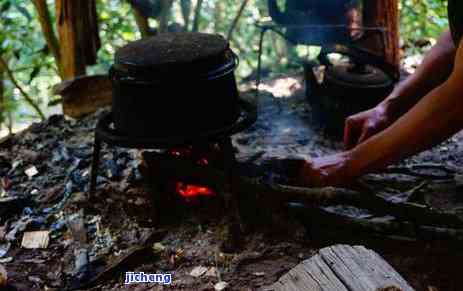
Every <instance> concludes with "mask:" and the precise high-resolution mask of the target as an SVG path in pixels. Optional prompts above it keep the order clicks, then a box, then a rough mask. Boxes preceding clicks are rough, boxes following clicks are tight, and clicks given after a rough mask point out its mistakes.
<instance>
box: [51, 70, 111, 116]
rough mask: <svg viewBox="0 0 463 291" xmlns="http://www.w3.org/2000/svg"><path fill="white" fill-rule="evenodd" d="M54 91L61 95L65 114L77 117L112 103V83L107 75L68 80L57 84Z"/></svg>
mask: <svg viewBox="0 0 463 291" xmlns="http://www.w3.org/2000/svg"><path fill="white" fill-rule="evenodd" d="M53 93H54V94H57V95H61V97H62V102H63V112H64V114H65V115H67V116H70V117H72V118H76V119H79V118H82V117H84V116H85V115H88V114H91V113H93V112H95V111H96V110H98V109H99V108H102V107H105V106H108V105H111V102H112V85H111V81H110V79H109V77H108V76H107V75H94V76H81V77H77V78H74V79H71V80H67V81H64V82H61V83H60V84H58V85H56V86H55V87H54V88H53Z"/></svg>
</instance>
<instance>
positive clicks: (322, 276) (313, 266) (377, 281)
mask: <svg viewBox="0 0 463 291" xmlns="http://www.w3.org/2000/svg"><path fill="white" fill-rule="evenodd" d="M265 290H275V291H294V290H299V291H304V290H307V291H348V290H356V291H384V290H396V291H397V290H398V291H413V290H414V289H413V288H412V287H411V286H410V285H409V284H408V283H407V281H405V279H403V278H402V276H401V275H400V274H399V273H397V271H395V270H394V268H392V267H391V265H389V264H388V263H387V262H386V261H385V260H384V259H383V258H381V256H379V255H378V254H377V253H375V252H374V251H372V250H368V249H366V248H365V247H363V246H354V247H352V246H348V245H336V246H332V247H328V248H324V249H322V250H320V251H319V253H318V254H317V255H315V256H313V257H312V258H310V259H308V260H306V261H304V262H302V263H301V264H299V265H297V266H296V267H295V268H293V269H292V270H291V271H289V272H288V273H287V274H285V275H283V276H282V277H281V278H280V279H279V280H278V281H277V282H276V283H275V284H273V285H272V286H271V287H269V288H265Z"/></svg>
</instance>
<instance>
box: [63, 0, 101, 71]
mask: <svg viewBox="0 0 463 291" xmlns="http://www.w3.org/2000/svg"><path fill="white" fill-rule="evenodd" d="M56 20H57V26H58V34H59V41H60V55H61V64H62V66H63V79H65V80H66V79H71V78H74V77H76V76H79V75H84V74H85V68H86V66H87V65H92V64H95V63H96V58H97V51H98V49H99V48H100V38H99V35H98V23H97V14H96V5H95V0H79V1H73V0H56Z"/></svg>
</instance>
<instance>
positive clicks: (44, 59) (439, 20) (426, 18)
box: [0, 0, 448, 120]
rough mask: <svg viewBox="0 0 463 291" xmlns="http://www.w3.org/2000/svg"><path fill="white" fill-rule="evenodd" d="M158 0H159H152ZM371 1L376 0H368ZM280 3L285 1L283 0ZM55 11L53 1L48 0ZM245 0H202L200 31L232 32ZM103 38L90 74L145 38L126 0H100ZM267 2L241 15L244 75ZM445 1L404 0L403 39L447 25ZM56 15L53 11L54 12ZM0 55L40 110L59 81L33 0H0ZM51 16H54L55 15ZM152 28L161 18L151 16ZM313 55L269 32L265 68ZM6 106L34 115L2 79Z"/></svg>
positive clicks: (238, 44) (180, 4) (189, 0)
mask: <svg viewBox="0 0 463 291" xmlns="http://www.w3.org/2000/svg"><path fill="white" fill-rule="evenodd" d="M152 1H153V2H156V1H158V3H159V1H160V0H152ZM366 1H373V0H366ZM378 1H383V0H378ZM279 2H284V1H282V0H279ZM47 3H48V4H49V7H50V11H51V12H52V14H54V1H53V0H48V2H47ZM197 3H198V0H173V6H172V8H171V11H170V12H169V13H168V14H165V15H167V17H168V24H170V25H172V24H174V23H175V24H176V25H177V27H183V29H186V30H191V29H192V26H193V23H194V17H195V8H196V5H197ZM241 3H242V1H236V0H204V1H203V5H202V9H201V11H200V14H199V15H200V17H199V19H198V24H199V31H203V32H210V33H219V34H222V35H224V36H226V35H227V34H228V30H229V28H230V25H231V24H232V22H233V20H234V18H235V16H236V14H237V12H238V10H239V7H240V5H241ZM97 5H98V6H97V8H98V14H99V24H100V37H101V41H102V48H101V49H100V51H99V53H98V64H97V65H95V66H92V67H90V68H89V69H88V73H89V74H95V73H104V72H107V70H108V68H109V67H110V65H111V63H112V59H113V55H114V52H115V51H116V50H117V48H119V47H121V46H123V45H124V44H126V43H127V42H129V41H133V40H136V39H138V38H140V37H141V35H140V33H139V31H138V28H137V26H136V23H135V19H134V16H133V13H132V8H131V5H130V4H129V1H128V0H98V1H97ZM266 5H267V1H264V0H251V1H250V2H249V4H248V6H247V7H246V9H245V10H244V12H243V15H242V16H241V18H240V22H239V23H238V25H237V27H236V30H235V32H234V34H233V40H232V42H231V46H232V48H233V49H234V50H235V51H236V52H237V53H238V54H239V56H240V59H241V64H240V67H239V69H238V71H237V76H238V79H239V80H241V79H243V78H245V77H247V76H248V75H251V74H252V73H253V72H255V69H256V67H257V49H258V41H259V29H258V28H257V27H256V26H255V23H256V22H257V21H259V20H262V19H264V18H265V17H267V16H268V12H267V9H266V8H267V7H266ZM446 16H447V15H446V5H445V3H444V2H443V1H441V0H401V35H402V39H403V42H404V43H407V44H409V43H412V44H413V43H415V42H416V41H418V40H422V39H425V40H432V39H435V38H436V37H438V35H439V34H440V33H441V31H442V30H443V29H445V28H446V27H447V24H448V23H447V17H446ZM52 17H54V15H52ZM0 19H1V20H0V55H1V56H2V57H3V58H5V59H6V60H7V61H8V65H9V67H10V69H11V70H12V71H13V73H14V75H15V77H16V78H17V80H18V82H19V83H20V84H21V85H22V86H23V87H24V89H25V90H26V91H27V92H28V93H29V94H30V95H31V96H33V97H34V98H35V101H36V102H37V103H38V104H39V105H40V106H41V108H42V109H44V110H48V111H50V110H49V109H48V108H47V104H48V102H49V101H50V99H52V98H51V97H50V88H51V87H52V86H53V85H54V84H56V83H58V82H59V77H58V75H57V72H56V65H55V64H54V59H53V58H52V56H51V54H50V53H49V51H48V49H47V46H46V42H45V40H44V37H43V35H42V32H41V28H40V24H39V22H38V17H37V14H36V12H35V10H34V6H33V4H32V1H23V0H0ZM53 21H55V20H54V19H53ZM150 25H151V26H152V27H153V28H158V27H159V22H157V21H156V20H154V19H150ZM172 27H173V26H172ZM306 54H309V50H308V49H307V48H304V47H297V48H294V47H291V46H289V45H288V44H287V43H286V42H285V41H284V40H282V39H281V37H280V36H278V35H276V34H273V33H268V34H267V36H266V39H265V42H264V54H263V59H262V60H263V67H264V69H266V70H267V71H271V72H273V73H276V74H278V73H284V72H285V73H286V72H288V70H290V69H292V68H295V69H298V70H300V66H298V65H297V61H298V58H297V56H304V55H306ZM4 84H5V97H6V105H7V106H6V108H0V111H5V110H6V111H8V112H10V113H12V114H13V118H14V119H15V120H28V119H30V118H32V117H33V116H31V113H30V112H32V111H31V110H30V108H29V107H28V106H27V105H25V104H24V102H23V100H22V97H21V96H20V95H19V93H18V90H17V89H15V88H14V86H13V85H12V83H11V82H9V81H4Z"/></svg>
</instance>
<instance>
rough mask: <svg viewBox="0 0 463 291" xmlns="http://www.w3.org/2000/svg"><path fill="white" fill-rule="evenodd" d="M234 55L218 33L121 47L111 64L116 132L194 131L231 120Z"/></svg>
mask: <svg viewBox="0 0 463 291" xmlns="http://www.w3.org/2000/svg"><path fill="white" fill-rule="evenodd" d="M237 64H238V58H237V56H236V55H235V54H234V53H233V52H232V50H231V49H230V47H229V44H228V42H227V41H226V40H225V39H224V38H222V37H221V36H218V35H210V34H202V33H166V34H160V35H157V36H155V37H153V38H149V39H145V40H140V41H136V42H133V43H130V44H128V45H127V46H125V47H123V48H121V49H119V50H118V51H117V52H116V55H115V62H114V65H113V66H112V67H111V69H110V72H109V74H110V77H111V80H112V84H113V103H112V113H113V119H114V127H115V129H116V131H117V132H118V133H119V134H123V135H126V136H133V137H160V136H161V137H173V136H185V135H188V136H192V135H195V134H200V133H201V132H204V131H208V130H215V129H219V128H222V127H224V126H228V125H230V124H232V123H233V122H235V121H236V120H237V118H238V115H239V105H238V90H237V86H236V81H235V76H234V70H235V68H236V67H237Z"/></svg>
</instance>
